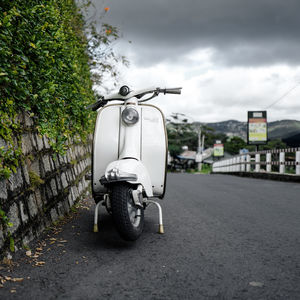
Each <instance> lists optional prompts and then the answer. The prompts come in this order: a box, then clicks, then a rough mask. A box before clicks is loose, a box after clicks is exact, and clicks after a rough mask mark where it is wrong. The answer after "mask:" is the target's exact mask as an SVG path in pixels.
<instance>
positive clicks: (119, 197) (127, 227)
mask: <svg viewBox="0 0 300 300" xmlns="http://www.w3.org/2000/svg"><path fill="white" fill-rule="evenodd" d="M131 192H132V186H131V185H130V184H128V183H126V182H121V183H117V184H115V185H114V186H113V187H112V194H111V211H112V217H113V220H114V223H115V226H116V228H117V230H118V232H119V234H120V235H121V237H122V238H123V239H125V240H127V241H135V240H136V239H138V238H139V236H140V235H141V233H142V231H143V228H144V209H143V208H142V207H139V206H137V205H136V204H135V203H134V201H133V198H132V193H131Z"/></svg>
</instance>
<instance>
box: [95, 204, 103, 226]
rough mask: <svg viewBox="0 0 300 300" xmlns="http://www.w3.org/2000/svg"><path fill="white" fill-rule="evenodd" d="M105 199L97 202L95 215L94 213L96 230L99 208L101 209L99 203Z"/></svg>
mask: <svg viewBox="0 0 300 300" xmlns="http://www.w3.org/2000/svg"><path fill="white" fill-rule="evenodd" d="M103 201H104V200H101V201H99V202H98V203H97V204H96V207H95V215H94V232H98V209H99V205H100V204H101V203H102V202H103Z"/></svg>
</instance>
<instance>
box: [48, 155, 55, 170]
mask: <svg viewBox="0 0 300 300" xmlns="http://www.w3.org/2000/svg"><path fill="white" fill-rule="evenodd" d="M49 161H50V166H51V170H52V171H54V170H55V164H54V161H53V157H52V156H50V157H49Z"/></svg>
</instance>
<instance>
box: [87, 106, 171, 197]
mask: <svg viewBox="0 0 300 300" xmlns="http://www.w3.org/2000/svg"><path fill="white" fill-rule="evenodd" d="M126 107H134V108H135V109H136V110H137V111H138V114H139V116H140V117H139V120H138V121H137V123H136V124H134V125H129V126H128V125H126V124H125V123H124V122H123V121H122V117H121V115H122V112H123V110H124V109H125V108H126ZM167 145H168V143H167V135H166V127H165V119H164V116H163V113H162V112H161V110H160V109H159V108H157V107H155V106H153V105H148V104H139V105H138V104H135V105H133V104H127V105H126V104H122V105H121V104H112V105H107V106H104V107H103V108H102V109H100V110H99V111H98V114H97V120H96V126H95V132H94V144H93V160H92V161H93V165H92V174H93V176H92V177H93V182H92V191H93V196H94V198H95V199H101V198H102V197H103V195H104V194H107V193H108V185H103V184H102V183H101V182H100V179H101V178H102V177H103V176H105V175H108V173H109V172H110V170H113V169H117V170H119V173H120V174H122V173H130V174H135V175H136V176H137V180H134V181H132V180H130V179H127V180H124V181H127V182H129V183H131V184H141V185H142V186H143V188H144V190H145V193H146V196H147V197H158V198H163V196H164V193H165V188H166V164H167V153H168V151H167Z"/></svg>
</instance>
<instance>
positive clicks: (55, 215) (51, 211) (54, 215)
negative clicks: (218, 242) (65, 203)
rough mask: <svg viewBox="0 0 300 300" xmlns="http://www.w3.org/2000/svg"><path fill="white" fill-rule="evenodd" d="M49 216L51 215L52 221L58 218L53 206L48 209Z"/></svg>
mask: <svg viewBox="0 0 300 300" xmlns="http://www.w3.org/2000/svg"><path fill="white" fill-rule="evenodd" d="M50 216H51V220H52V222H55V221H56V220H57V219H58V214H57V211H56V209H55V208H52V209H51V210H50Z"/></svg>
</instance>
